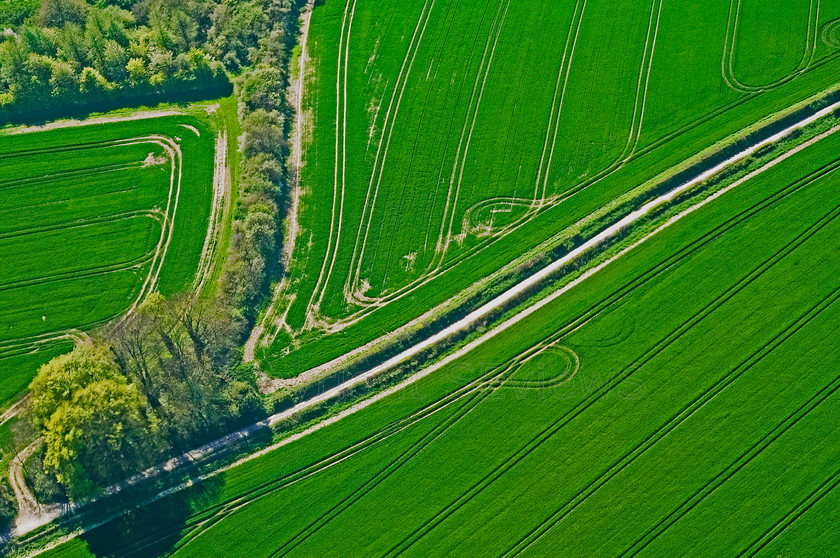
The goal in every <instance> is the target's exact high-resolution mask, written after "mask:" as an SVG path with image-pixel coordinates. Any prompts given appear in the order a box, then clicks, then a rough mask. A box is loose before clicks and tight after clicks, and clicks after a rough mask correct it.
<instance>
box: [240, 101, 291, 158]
mask: <svg viewBox="0 0 840 558" xmlns="http://www.w3.org/2000/svg"><path fill="white" fill-rule="evenodd" d="M242 130H243V132H244V133H243V134H242V139H241V142H242V152H243V153H244V154H245V156H246V157H254V156H256V155H259V154H260V153H264V154H268V155H272V156H274V157H276V158H278V159H279V158H282V157H283V155H284V153H285V152H286V150H287V147H288V143H287V142H286V137H285V133H284V119H283V115H281V114H280V113H279V112H277V111H267V110H265V109H257V110H255V111H253V112H251V113H249V114H248V115H247V116H245V118H244V119H243V120H242Z"/></svg>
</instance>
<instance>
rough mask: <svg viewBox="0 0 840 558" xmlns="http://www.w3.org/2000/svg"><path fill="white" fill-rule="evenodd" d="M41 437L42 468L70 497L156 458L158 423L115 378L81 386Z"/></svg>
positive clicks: (87, 492)
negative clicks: (42, 448)
mask: <svg viewBox="0 0 840 558" xmlns="http://www.w3.org/2000/svg"><path fill="white" fill-rule="evenodd" d="M43 434H44V443H45V444H46V454H45V456H44V465H45V466H46V467H47V469H48V470H51V471H54V472H55V476H56V480H58V482H59V483H61V484H62V485H63V486H64V487H65V488H66V489H67V491H68V493H69V494H70V495H71V496H72V497H79V496H85V495H90V494H92V493H95V492H96V491H97V487H103V486H108V485H109V484H111V483H113V482H115V481H117V480H120V479H121V478H124V477H125V476H126V475H127V474H129V473H133V472H136V471H139V470H141V469H142V468H143V467H144V466H147V465H149V464H151V463H152V460H153V459H154V458H155V457H157V456H158V455H159V453H158V451H156V449H157V448H156V447H155V445H156V442H157V441H158V437H157V419H156V418H155V416H154V415H153V414H151V413H150V412H149V411H148V409H147V406H146V402H145V400H144V399H143V397H142V396H141V394H140V393H139V391H138V390H137V388H136V386H133V385H129V384H128V382H127V381H126V380H125V378H124V377H122V376H120V375H114V376H113V377H110V378H108V379H103V380H97V381H94V382H92V383H89V384H84V383H81V382H80V383H79V384H78V385H77V386H76V393H74V395H73V397H72V398H71V399H70V400H69V401H65V402H63V403H62V404H61V405H60V406H59V407H58V408H57V409H56V410H55V412H54V413H53V414H52V415H51V416H50V418H49V420H48V421H47V422H46V423H45V425H44V429H43Z"/></svg>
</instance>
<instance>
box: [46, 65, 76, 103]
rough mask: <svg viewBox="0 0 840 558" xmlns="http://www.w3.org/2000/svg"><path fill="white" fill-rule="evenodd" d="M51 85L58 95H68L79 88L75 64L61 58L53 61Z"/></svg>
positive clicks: (54, 93)
mask: <svg viewBox="0 0 840 558" xmlns="http://www.w3.org/2000/svg"><path fill="white" fill-rule="evenodd" d="M50 71H51V74H52V75H51V76H50V86H51V87H52V92H53V95H54V96H56V97H60V96H66V95H68V94H70V92H72V91H78V90H79V78H78V76H77V75H76V72H75V71H74V70H73V66H71V65H70V64H68V63H67V62H63V61H61V60H52V61H51V68H50Z"/></svg>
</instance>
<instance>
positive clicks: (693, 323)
mask: <svg viewBox="0 0 840 558" xmlns="http://www.w3.org/2000/svg"><path fill="white" fill-rule="evenodd" d="M837 132H838V129H837V128H836V127H834V128H832V129H831V130H830V131H829V132H827V133H825V134H822V135H821V136H819V139H817V140H815V141H813V142H810V143H807V144H803V146H804V147H802V149H800V150H798V151H795V152H791V153H792V154H791V155H790V156H789V157H786V158H781V157H780V158H779V159H778V160H777V161H776V164H773V165H769V166H767V167H765V168H763V170H762V172H761V173H758V174H755V175H754V176H752V177H751V178H749V179H747V180H743V181H741V182H740V183H738V185H737V187H733V188H732V189H730V190H729V191H726V193H725V194H723V195H721V196H720V197H718V198H717V199H712V198H710V200H711V201H710V202H709V203H706V204H704V205H702V206H697V208H696V209H695V210H693V211H690V212H686V213H684V214H681V215H682V217H680V218H679V219H678V220H671V221H669V222H668V223H669V225H668V226H666V227H663V228H660V229H657V231H658V232H656V233H655V234H652V235H651V236H649V237H647V239H646V240H645V241H644V242H639V243H636V244H634V245H633V248H631V249H629V250H628V251H627V252H626V253H624V254H623V255H622V256H621V257H618V258H617V259H615V260H614V261H612V262H611V263H609V264H608V265H607V266H606V267H605V268H603V269H602V270H601V271H599V272H598V273H596V274H593V275H592V276H591V277H589V278H587V279H586V280H585V281H582V282H580V283H579V284H577V285H576V286H575V287H574V288H572V289H570V290H568V291H566V292H563V293H562V295H561V296H558V297H556V298H554V299H550V300H548V302H547V303H546V304H545V305H543V306H542V307H540V308H539V309H537V310H536V311H534V312H532V313H530V314H529V315H527V317H525V318H524V319H521V320H519V321H517V322H516V323H515V324H514V325H513V326H512V327H510V328H509V329H507V330H506V331H505V332H504V334H502V335H496V336H494V337H492V338H490V339H489V340H488V341H486V342H485V343H484V344H482V345H479V346H477V348H475V349H473V350H472V352H470V353H468V354H467V355H466V356H463V357H461V358H458V359H456V360H454V361H453V362H451V363H450V364H448V365H446V366H444V367H443V368H441V369H439V370H436V371H435V372H434V373H433V374H430V375H427V376H425V377H424V378H423V379H421V380H419V381H417V382H416V383H414V384H411V385H410V386H409V387H407V388H406V389H404V390H401V391H398V392H396V393H394V394H392V395H390V396H389V397H386V398H384V399H382V400H380V401H378V402H376V403H373V404H372V405H370V406H369V407H367V408H365V409H364V410H362V411H360V412H357V413H354V414H351V415H349V416H347V417H346V418H344V419H342V420H341V421H340V422H337V423H336V424H333V425H331V426H329V427H327V428H323V429H320V430H317V431H314V432H313V433H311V434H309V435H307V436H304V437H302V438H301V439H299V440H297V441H294V442H293V443H290V444H287V445H284V446H281V447H279V448H278V449H275V450H273V451H271V452H268V453H265V454H264V455H261V456H257V457H256V458H254V459H250V460H248V461H246V462H244V463H243V464H240V465H238V466H236V467H233V468H230V469H228V470H226V471H224V472H222V473H221V474H219V475H217V476H214V477H211V478H209V479H208V480H207V481H206V482H203V483H200V484H198V485H196V486H193V487H191V488H190V489H188V490H185V491H181V492H178V493H176V494H174V495H170V496H168V497H166V498H164V499H162V500H159V501H157V502H156V503H154V504H152V505H150V506H148V507H146V508H144V509H141V510H138V511H136V512H134V513H132V514H131V516H130V517H128V518H123V519H120V520H117V521H115V522H112V523H108V524H106V525H104V526H102V527H98V528H96V529H93V530H91V531H89V532H87V533H85V534H84V535H82V536H81V537H79V538H75V539H73V540H71V541H70V542H68V543H66V544H64V545H58V546H57V547H56V548H53V549H51V550H50V551H48V552H47V553H45V554H42V556H56V557H57V556H63V557H68V556H90V555H107V556H128V555H142V556H157V555H167V556H185V557H186V556H208V555H231V556H232V555H244V556H254V557H259V556H266V557H268V556H272V557H275V556H314V555H325V556H335V555H343V556H347V555H352V556H397V555H406V556H444V555H461V556H479V555H480V556H519V555H525V556H529V555H530V556H545V555H551V556H556V555H563V556H565V555H587V556H588V555H609V556H617V555H620V556H635V555H643V556H675V555H696V556H709V555H715V556H717V555H730V554H732V555H745V556H753V555H759V556H777V555H780V554H782V555H786V554H788V553H791V554H793V555H830V554H832V553H833V551H834V549H835V548H836V543H837V541H836V533H835V532H834V531H832V530H831V529H827V528H826V526H827V525H828V524H827V523H826V522H827V521H831V520H832V519H833V518H834V517H835V516H836V513H837V512H836V509H837V492H836V490H834V489H835V488H836V487H837V486H838V485H840V468H838V467H839V466H838V463H837V459H836V456H837V452H838V451H840V441H838V439H837V436H836V431H837V428H838V426H840V423H838V415H837V412H836V409H837V405H838V404H840V391H838V390H840V376H838V365H840V361H839V360H838V355H840V353H838V351H837V346H838V343H840V337H838V332H837V328H836V327H835V326H836V323H837V321H838V320H840V306H838V305H837V304H836V303H837V302H838V300H840V279H839V278H838V276H837V273H836V266H834V265H831V264H830V263H829V262H831V261H832V260H833V258H834V257H835V256H836V253H837V250H838V247H840V246H838V238H840V219H838V218H840V158H838V153H840V133H837ZM254 526H259V529H255V528H254Z"/></svg>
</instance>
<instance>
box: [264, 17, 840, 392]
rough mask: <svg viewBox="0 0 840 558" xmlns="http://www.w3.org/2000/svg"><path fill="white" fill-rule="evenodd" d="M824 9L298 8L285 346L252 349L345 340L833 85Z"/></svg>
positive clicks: (331, 351)
mask: <svg viewBox="0 0 840 558" xmlns="http://www.w3.org/2000/svg"><path fill="white" fill-rule="evenodd" d="M838 18H840V3H837V2H830V1H817V0H813V1H810V2H809V1H808V0H801V1H800V0H797V1H791V2H781V1H780V2H773V3H771V5H768V4H767V3H765V2H758V1H757V0H731V1H730V0H715V1H712V2H699V1H694V0H683V1H681V2H677V3H668V2H661V1H659V0H653V1H652V2H624V3H622V4H621V7H620V8H616V7H615V2H608V1H606V0H587V1H582V0H581V1H578V2H573V1H568V2H510V1H508V0H486V1H485V0H481V1H470V2H463V1H462V2H458V1H456V0H434V1H433V0H409V1H404V2H403V1H401V2H384V3H383V2H372V1H366V0H359V1H358V2H341V1H335V2H333V1H330V2H326V3H324V4H323V5H318V6H316V7H315V9H314V12H313V15H312V24H311V30H310V35H309V42H308V45H309V49H310V51H311V52H310V55H311V57H312V64H311V66H312V73H313V75H312V78H311V80H310V84H309V86H308V89H307V98H306V99H305V104H306V107H305V108H306V109H307V110H308V111H309V112H308V114H310V115H311V123H310V129H311V132H312V133H311V139H310V142H309V144H308V145H307V146H306V147H305V152H304V167H303V174H302V181H303V186H304V189H305V190H304V199H303V211H302V213H301V217H300V219H301V225H302V233H301V239H300V240H299V242H298V243H297V246H298V248H299V249H298V254H297V258H296V260H295V263H294V265H293V267H292V276H291V277H292V281H291V284H292V287H291V290H292V291H293V294H294V295H295V296H294V298H291V297H289V298H287V301H288V300H291V303H290V308H289V311H288V314H286V315H285V324H286V325H288V326H289V330H290V331H291V332H292V334H293V335H292V337H293V338H295V341H294V343H293V344H291V345H290V344H289V336H287V335H279V336H272V335H269V336H268V337H267V339H268V340H269V341H270V340H271V339H272V338H276V342H274V343H273V344H270V345H269V346H268V347H266V348H263V349H261V350H258V351H257V357H258V359H260V361H261V364H262V365H263V367H264V368H265V369H266V370H267V371H268V372H269V373H270V374H273V375H276V376H293V375H295V374H297V373H299V372H301V371H303V370H306V369H307V368H310V367H312V366H315V365H318V364H321V363H323V362H325V361H327V360H329V359H331V358H334V357H336V356H338V355H341V354H343V353H345V352H347V351H349V350H351V349H353V348H355V347H358V346H360V345H362V344H363V343H365V342H368V341H370V340H372V339H374V338H376V337H378V336H379V335H381V334H382V333H383V332H388V331H391V330H393V329H394V328H396V327H399V326H401V325H403V324H405V323H406V322H407V321H408V320H410V319H411V318H414V317H417V316H419V315H420V314H422V313H423V312H425V311H426V310H428V309H429V308H430V307H432V306H434V305H436V304H439V303H441V302H443V301H446V300H448V299H449V298H450V297H453V296H455V295H457V294H458V293H461V292H463V291H464V290H465V289H468V288H470V286H471V285H473V284H474V283H475V282H476V281H478V280H480V279H482V278H484V277H486V276H488V275H490V274H492V273H494V272H496V271H498V270H500V269H502V268H503V267H504V266H505V265H506V264H509V263H510V262H512V261H513V260H515V259H516V258H518V257H522V256H523V254H526V253H528V252H529V251H530V250H532V249H533V250H536V249H537V247H538V246H540V244H541V243H544V242H547V241H551V242H553V241H552V240H551V239H553V238H557V237H558V235H561V234H563V231H565V230H566V229H567V228H568V227H570V226H571V225H573V224H574V223H575V222H577V221H578V220H580V219H582V218H584V217H585V216H587V215H589V214H591V213H592V212H593V211H596V210H597V209H598V208H601V207H603V206H604V205H605V204H608V203H609V202H610V201H611V200H613V199H615V198H616V197H617V196H619V195H621V194H623V193H626V192H628V191H630V190H632V189H633V188H635V187H637V186H639V185H640V184H643V183H645V182H646V181H648V180H650V179H652V178H653V177H655V176H658V175H659V174H660V173H663V172H666V171H667V170H668V169H670V168H672V167H673V166H674V165H677V164H680V163H682V162H683V161H685V160H686V159H688V158H690V157H693V156H695V155H696V154H698V153H700V152H701V151H703V150H704V149H706V148H708V147H709V146H710V145H712V144H714V143H715V142H717V141H720V140H722V139H724V138H726V137H729V136H730V135H732V134H735V133H738V132H739V131H740V130H742V129H743V128H744V127H746V126H750V125H753V124H755V123H756V122H758V121H760V120H761V119H763V118H766V117H767V116H768V115H771V114H774V113H776V112H778V111H783V110H785V109H787V108H788V107H790V106H792V105H793V104H795V103H797V102H800V101H802V100H804V99H807V98H808V97H809V96H811V95H814V94H816V93H817V92H819V91H821V90H824V89H825V88H827V87H829V86H832V85H834V84H835V82H836V76H837V72H838V64H840V59H838V54H839V53H840V51H838V46H840V42H838V41H837V40H836V38H835V35H836V30H837V28H838V26H837V25H836V22H837V21H838ZM280 313H281V314H282V312H280ZM326 325H328V326H329V327H330V329H331V330H332V331H336V333H334V334H330V335H323V333H322V327H321V326H326ZM287 355H289V358H286V356H287Z"/></svg>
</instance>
